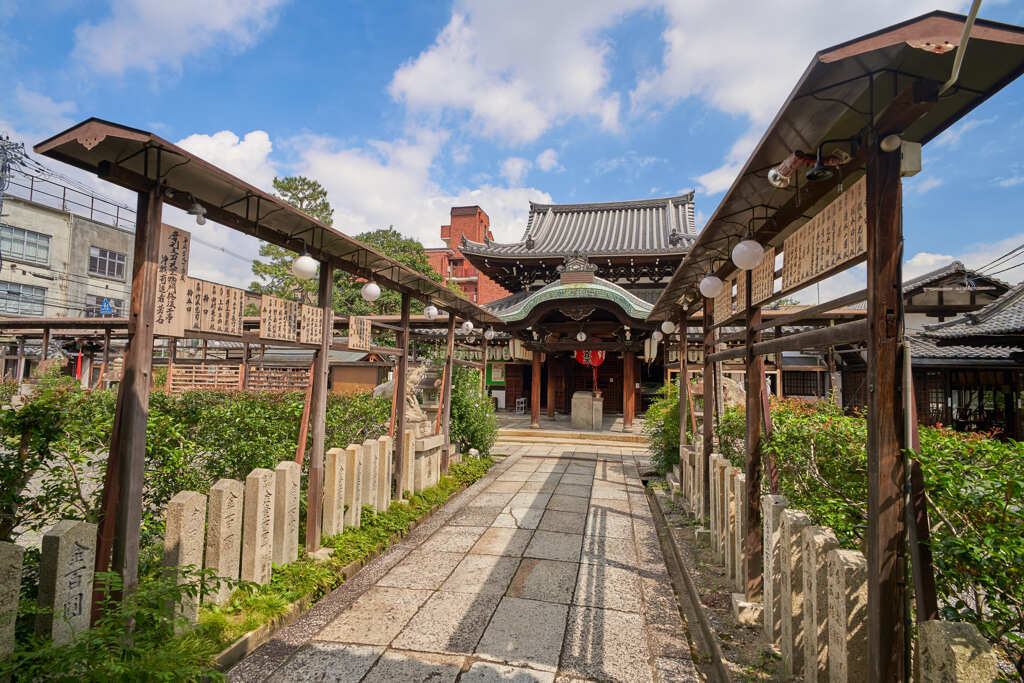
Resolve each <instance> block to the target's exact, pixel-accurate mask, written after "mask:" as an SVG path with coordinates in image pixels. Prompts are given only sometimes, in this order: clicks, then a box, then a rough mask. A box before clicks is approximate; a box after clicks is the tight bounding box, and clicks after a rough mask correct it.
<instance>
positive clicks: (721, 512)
mask: <svg viewBox="0 0 1024 683" xmlns="http://www.w3.org/2000/svg"><path fill="white" fill-rule="evenodd" d="M728 471H729V461H728V460H727V459H726V458H724V457H723V458H722V459H721V460H720V461H719V462H718V468H717V469H716V470H715V486H716V488H717V489H718V501H717V504H718V553H717V555H716V558H717V559H718V562H719V563H721V564H725V548H726V544H727V541H728V538H729V496H727V495H726V487H725V485H726V481H727V479H726V472H728Z"/></svg>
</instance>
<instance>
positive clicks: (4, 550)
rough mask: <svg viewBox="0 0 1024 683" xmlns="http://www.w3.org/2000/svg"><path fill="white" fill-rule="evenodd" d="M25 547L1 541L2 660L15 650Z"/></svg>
mask: <svg viewBox="0 0 1024 683" xmlns="http://www.w3.org/2000/svg"><path fill="white" fill-rule="evenodd" d="M24 557H25V549H24V548H22V547H21V546H20V545H15V544H14V543H7V542H6V541H0V661H2V660H4V659H6V658H7V657H8V656H9V655H10V654H11V653H12V652H14V622H15V620H16V619H17V617H18V600H19V599H20V597H21V568H22V562H23V560H24Z"/></svg>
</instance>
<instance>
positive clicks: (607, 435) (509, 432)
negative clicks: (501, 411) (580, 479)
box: [498, 428, 647, 445]
mask: <svg viewBox="0 0 1024 683" xmlns="http://www.w3.org/2000/svg"><path fill="white" fill-rule="evenodd" d="M498 438H499V439H516V440H517V441H518V440H522V439H528V440H531V441H533V440H537V441H579V440H580V439H585V440H588V441H601V442H609V441H614V442H617V443H635V444H643V445H646V444H647V437H646V436H644V435H643V434H632V433H628V432H577V431H572V430H568V429H512V428H503V429H499V430H498Z"/></svg>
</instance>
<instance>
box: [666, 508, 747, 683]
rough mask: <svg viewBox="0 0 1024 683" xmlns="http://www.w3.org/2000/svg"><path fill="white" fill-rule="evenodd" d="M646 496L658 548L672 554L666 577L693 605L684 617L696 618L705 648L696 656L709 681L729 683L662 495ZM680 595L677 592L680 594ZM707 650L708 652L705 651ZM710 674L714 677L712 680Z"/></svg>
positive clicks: (719, 648)
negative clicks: (708, 666) (707, 668)
mask: <svg viewBox="0 0 1024 683" xmlns="http://www.w3.org/2000/svg"><path fill="white" fill-rule="evenodd" d="M647 497H648V499H649V500H650V501H651V509H652V510H653V511H654V523H655V526H656V527H657V528H658V530H659V531H662V532H664V533H659V534H658V536H660V537H661V538H662V546H663V547H664V546H665V545H667V546H668V547H669V549H670V550H671V551H672V552H671V553H666V559H668V557H671V558H672V560H671V562H668V563H666V564H667V565H668V570H669V576H671V577H672V582H673V583H675V584H677V585H676V590H679V589H680V586H679V585H678V584H679V583H682V584H683V585H682V588H683V589H685V591H686V595H687V596H689V599H690V600H689V602H690V605H692V606H693V609H692V610H688V611H687V617H689V616H690V614H691V613H692V614H693V616H695V617H696V618H697V619H696V621H697V624H698V625H699V626H700V631H701V638H700V640H702V641H703V644H704V646H705V651H703V652H701V653H700V655H701V656H702V657H704V658H705V659H706V660H708V661H709V662H710V664H711V670H710V671H708V672H707V673H708V674H709V679H710V680H713V681H717V682H718V683H730V682H731V680H732V679H731V678H730V676H729V671H728V669H727V668H726V666H725V656H724V655H723V654H722V647H721V645H720V644H719V641H718V635H717V634H716V633H715V630H714V628H712V626H711V621H710V620H709V619H708V615H707V613H706V612H705V611H704V606H703V605H702V604H701V601H700V595H699V594H698V593H697V586H696V585H694V583H693V578H692V577H691V576H690V572H689V570H688V569H687V568H686V563H685V562H683V556H682V553H681V552H680V551H679V546H678V544H677V543H676V539H675V536H674V535H673V534H672V533H671V531H670V530H669V528H668V521H667V520H666V519H665V512H664V510H663V509H662V505H663V503H664V499H665V497H666V496H665V494H664V493H663V492H662V491H659V490H654V491H652V490H651V489H647ZM680 592H681V591H680ZM708 650H710V651H708ZM710 674H714V676H713V677H712V676H711V675H710Z"/></svg>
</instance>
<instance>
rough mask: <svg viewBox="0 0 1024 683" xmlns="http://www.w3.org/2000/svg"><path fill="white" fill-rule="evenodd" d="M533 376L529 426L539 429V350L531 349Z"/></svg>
mask: <svg viewBox="0 0 1024 683" xmlns="http://www.w3.org/2000/svg"><path fill="white" fill-rule="evenodd" d="M532 365H533V376H532V378H531V384H530V426H531V427H532V428H534V429H540V351H537V350H536V349H534V351H533V361H532Z"/></svg>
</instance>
